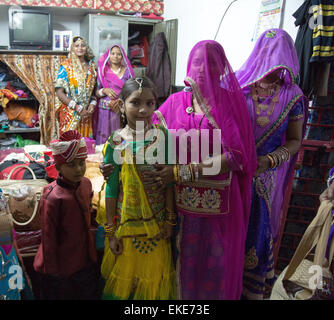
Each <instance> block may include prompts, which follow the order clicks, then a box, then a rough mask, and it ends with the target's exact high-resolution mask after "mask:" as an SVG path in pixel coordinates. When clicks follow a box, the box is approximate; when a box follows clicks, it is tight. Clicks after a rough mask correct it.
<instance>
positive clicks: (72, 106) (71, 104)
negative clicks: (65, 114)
mask: <svg viewBox="0 0 334 320" xmlns="http://www.w3.org/2000/svg"><path fill="white" fill-rule="evenodd" d="M76 105H77V103H76V102H75V101H74V100H71V101H70V102H69V104H68V105H67V106H68V107H69V108H70V109H73V110H74V109H75V106H76Z"/></svg>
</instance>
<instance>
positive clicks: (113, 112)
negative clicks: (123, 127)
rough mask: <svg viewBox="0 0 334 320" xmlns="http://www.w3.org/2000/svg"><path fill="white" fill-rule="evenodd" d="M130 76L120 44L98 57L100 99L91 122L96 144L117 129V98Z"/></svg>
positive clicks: (130, 70) (103, 140)
mask: <svg viewBox="0 0 334 320" xmlns="http://www.w3.org/2000/svg"><path fill="white" fill-rule="evenodd" d="M132 77H134V71H133V69H132V66H131V63H130V61H129V59H128V57H127V55H126V53H125V51H124V49H123V47H122V46H120V45H114V46H112V47H110V48H109V49H108V50H107V51H106V52H105V53H104V54H103V55H102V56H101V57H100V58H99V60H98V73H97V84H98V88H97V90H96V95H97V97H98V98H100V99H99V104H98V108H97V112H95V114H94V122H93V130H94V136H95V140H96V144H103V143H105V142H106V141H107V139H108V138H109V136H110V135H111V132H112V131H114V130H117V129H119V127H120V118H119V109H118V108H119V99H118V98H119V94H120V92H121V90H122V87H123V85H124V83H125V81H126V80H128V79H130V78H132Z"/></svg>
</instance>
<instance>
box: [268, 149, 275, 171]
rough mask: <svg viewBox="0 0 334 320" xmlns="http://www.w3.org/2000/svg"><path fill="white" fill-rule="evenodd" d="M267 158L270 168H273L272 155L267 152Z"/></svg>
mask: <svg viewBox="0 0 334 320" xmlns="http://www.w3.org/2000/svg"><path fill="white" fill-rule="evenodd" d="M267 158H268V159H269V161H270V168H271V169H273V168H274V159H273V157H272V156H271V155H270V154H269V153H268V154H267Z"/></svg>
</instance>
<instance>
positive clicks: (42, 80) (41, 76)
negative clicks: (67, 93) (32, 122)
mask: <svg viewBox="0 0 334 320" xmlns="http://www.w3.org/2000/svg"><path fill="white" fill-rule="evenodd" d="M64 59H66V55H38V54H37V55H20V54H1V55H0V60H1V61H2V62H4V63H6V64H7V65H8V66H9V68H11V69H12V70H13V71H14V72H15V73H16V74H17V76H18V77H19V78H20V79H21V80H22V81H23V82H24V84H25V85H26V86H27V87H28V89H29V90H30V91H31V92H32V94H33V95H34V96H35V98H36V99H37V100H38V102H39V111H38V114H39V121H40V134H41V140H40V143H41V144H45V145H46V146H48V145H49V142H50V141H51V140H53V139H57V138H58V122H57V119H56V116H55V90H54V82H55V80H56V76H57V72H58V69H59V67H60V64H61V62H62V61H63V60H64Z"/></svg>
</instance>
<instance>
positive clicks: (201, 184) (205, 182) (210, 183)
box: [180, 171, 232, 189]
mask: <svg viewBox="0 0 334 320" xmlns="http://www.w3.org/2000/svg"><path fill="white" fill-rule="evenodd" d="M231 181H232V171H230V173H229V177H228V179H226V180H210V179H200V180H198V181H193V182H187V183H181V184H180V186H185V187H195V188H216V189H225V187H226V186H229V185H231Z"/></svg>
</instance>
